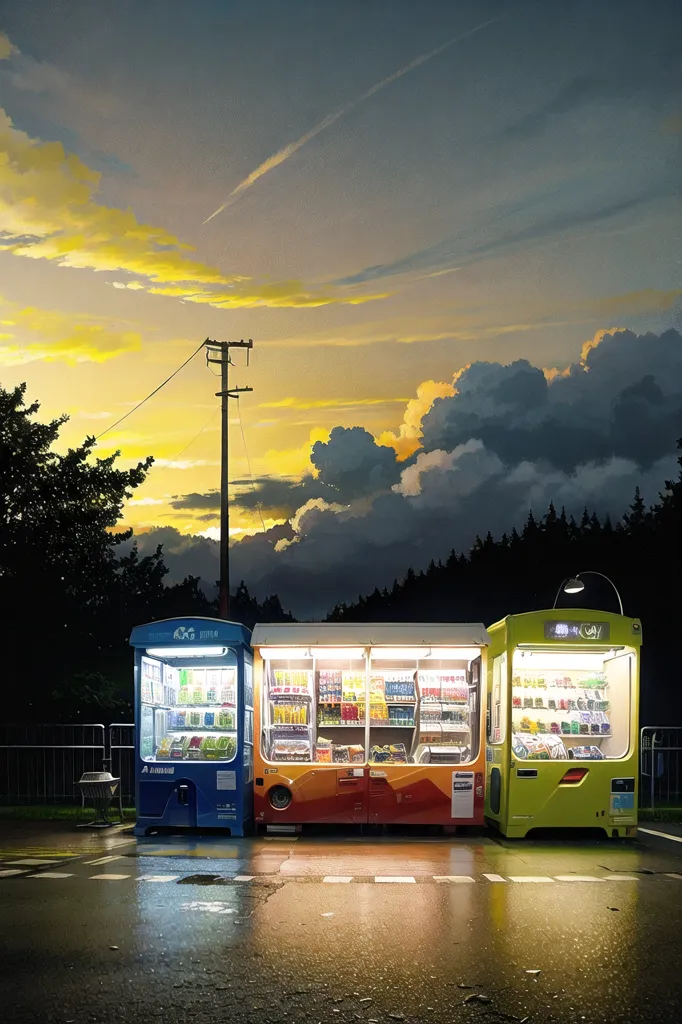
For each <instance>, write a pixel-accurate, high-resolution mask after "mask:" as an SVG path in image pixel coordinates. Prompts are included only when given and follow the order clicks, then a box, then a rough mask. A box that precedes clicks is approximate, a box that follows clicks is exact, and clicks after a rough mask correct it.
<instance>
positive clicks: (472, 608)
mask: <svg viewBox="0 0 682 1024" xmlns="http://www.w3.org/2000/svg"><path fill="white" fill-rule="evenodd" d="M678 448H680V449H682V440H680V441H678ZM678 461H679V462H680V466H681V472H680V476H679V478H678V479H677V480H675V481H672V480H669V481H666V482H665V487H664V490H663V492H662V493H661V495H660V496H659V500H658V502H657V503H656V504H655V505H654V506H653V507H652V508H646V506H645V504H644V502H643V500H642V497H641V495H640V493H639V489H638V490H637V491H636V492H635V497H634V500H633V502H632V505H631V506H630V508H629V509H628V510H627V512H626V513H625V514H624V516H623V518H622V520H621V521H620V522H619V523H617V524H616V525H615V526H614V525H612V524H611V522H610V521H609V520H608V519H605V520H600V519H599V518H598V517H597V515H596V514H594V513H590V511H589V510H588V509H585V511H584V512H583V515H582V518H581V520H580V522H579V523H577V522H575V520H574V519H573V518H569V517H567V516H566V514H565V512H564V511H563V509H562V510H560V511H559V512H557V510H556V509H555V508H554V506H553V505H551V504H550V506H549V508H548V510H547V513H546V514H545V516H544V517H543V519H542V520H540V521H538V520H536V519H535V518H534V516H533V514H532V513H530V514H529V516H528V519H527V521H526V525H525V527H524V529H523V531H522V532H521V534H518V533H517V532H516V531H515V530H513V531H512V533H511V534H510V535H507V534H504V535H503V536H502V537H501V538H499V539H498V540H495V539H494V538H493V537H492V536H491V535H490V534H489V533H488V534H487V536H486V537H485V538H483V539H481V538H480V537H478V538H477V539H476V542H475V544H474V546H473V548H472V550H471V551H470V552H469V554H468V555H465V554H457V553H456V552H455V551H453V552H452V553H451V554H450V557H449V558H448V560H447V562H446V563H445V564H444V565H443V564H440V563H439V564H435V563H434V562H433V561H432V562H431V564H430V565H429V567H428V569H426V571H423V572H419V573H415V572H414V571H413V570H412V569H410V570H409V571H408V572H407V574H406V576H405V578H404V580H402V581H401V582H398V581H395V582H394V584H393V587H392V588H391V589H390V590H387V589H385V590H383V591H379V590H375V591H374V592H373V593H372V594H369V595H368V596H365V597H362V596H361V597H359V598H358V600H357V601H356V602H355V603H353V604H351V605H339V606H338V607H336V608H335V609H334V611H333V612H332V613H331V615H330V616H329V620H330V621H335V622H388V621H391V622H410V621H411V622H415V621H423V622H449V621H450V622H484V623H486V625H489V624H490V623H493V622H496V621H497V620H498V619H500V618H503V617H504V616H505V615H509V614H514V613H518V612H524V611H531V610H533V609H540V608H551V607H552V604H553V602H554V599H555V597H556V593H557V588H558V587H559V585H560V583H561V581H562V580H564V579H565V578H566V577H568V576H574V575H575V574H576V573H577V572H582V571H586V570H588V569H589V570H593V571H596V572H601V573H604V574H605V575H607V576H608V577H610V579H612V580H613V581H614V583H615V584H616V586H617V587H618V590H619V591H620V594H621V597H622V599H623V605H624V610H625V614H626V615H632V616H637V617H640V618H641V619H642V633H643V639H644V647H643V652H642V705H641V707H642V722H643V723H651V724H656V725H657V724H659V723H667V724H672V723H675V722H682V685H681V682H682V681H681V679H680V675H681V673H680V652H679V636H680V623H681V622H682V603H681V592H682V573H681V561H680V540H681V538H682V456H681V457H680V459H679V460H678ZM584 582H585V586H586V589H585V590H584V591H583V592H582V593H581V594H580V595H579V596H578V595H575V597H574V598H573V599H572V598H571V597H570V596H569V595H567V594H564V593H563V592H561V593H560V595H559V599H558V602H557V603H558V606H559V607H565V606H567V605H569V604H573V605H574V606H582V607H590V608H604V609H607V610H610V611H618V605H617V601H616V597H615V594H614V593H613V590H612V588H611V587H610V586H609V585H608V583H606V582H605V581H602V580H600V579H599V577H596V576H586V577H585V580H584Z"/></svg>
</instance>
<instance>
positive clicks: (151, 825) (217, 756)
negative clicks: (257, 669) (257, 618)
mask: <svg viewBox="0 0 682 1024" xmlns="http://www.w3.org/2000/svg"><path fill="white" fill-rule="evenodd" d="M249 639H250V635H249V631H248V630H247V629H246V628H245V627H244V626H241V625H239V624H238V623H235V622H225V621H223V620H222V619H199V618H186V619H165V620H163V621H160V622H151V623H148V624H147V625H144V626H136V627H135V629H134V630H133V632H132V635H131V638H130V643H131V645H132V646H133V647H134V648H135V722H136V744H137V753H136V763H137V783H136V807H137V823H136V826H135V833H136V834H137V835H145V834H146V833H147V832H149V831H150V830H153V829H158V828H196V827H202V828H229V829H230V831H231V834H232V835H243V834H244V832H243V829H244V823H245V822H246V821H247V820H249V819H250V818H251V817H252V792H253V662H252V655H251V649H250V646H249Z"/></svg>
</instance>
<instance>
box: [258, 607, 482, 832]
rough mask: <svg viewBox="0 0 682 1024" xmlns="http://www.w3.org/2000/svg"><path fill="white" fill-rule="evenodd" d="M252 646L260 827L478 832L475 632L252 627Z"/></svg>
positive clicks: (452, 626) (478, 651)
mask: <svg viewBox="0 0 682 1024" xmlns="http://www.w3.org/2000/svg"><path fill="white" fill-rule="evenodd" d="M252 643H253V648H254V658H255V662H254V664H255V683H256V693H255V714H256V735H257V739H256V754H255V786H254V801H255V808H254V810H255V821H256V825H257V826H258V825H262V826H266V827H270V828H272V829H276V828H277V827H281V826H284V825H286V826H291V825H303V824H306V823H313V822H318V823H319V822H327V823H334V822H335V823H355V824H368V823H369V824H385V825H388V824H412V825H478V824H482V823H483V779H484V773H485V751H484V750H483V748H482V744H481V739H482V723H483V720H484V714H485V708H484V706H483V699H482V697H483V690H482V680H483V679H485V676H486V671H487V666H486V651H487V646H488V643H489V637H488V634H487V632H486V630H485V628H484V626H483V625H481V624H478V623H473V624H469V623H464V624H459V623H443V624H433V623H424V624H421V623H399V624H398V623H369V624H363V623H358V624H356V623H301V624H298V623H285V624H282V623H277V624H273V625H268V624H259V625H257V626H256V627H255V629H254V632H253V640H252Z"/></svg>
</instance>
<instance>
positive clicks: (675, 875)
mask: <svg viewBox="0 0 682 1024" xmlns="http://www.w3.org/2000/svg"><path fill="white" fill-rule="evenodd" d="M666 876H667V877H668V878H677V879H679V880H680V881H682V875H681V874H680V873H679V871H666Z"/></svg>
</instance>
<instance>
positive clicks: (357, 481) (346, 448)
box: [310, 427, 400, 500]
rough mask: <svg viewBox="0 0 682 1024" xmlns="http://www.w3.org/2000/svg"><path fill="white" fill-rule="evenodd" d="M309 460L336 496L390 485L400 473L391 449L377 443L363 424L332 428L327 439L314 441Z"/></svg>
mask: <svg viewBox="0 0 682 1024" xmlns="http://www.w3.org/2000/svg"><path fill="white" fill-rule="evenodd" d="M310 461H311V462H312V464H313V465H314V466H315V468H316V469H317V471H318V473H319V478H320V480H321V481H322V483H324V484H328V485H329V486H330V487H333V488H335V489H336V491H337V492H338V494H339V496H340V499H341V500H343V499H344V498H346V499H352V498H360V497H363V496H364V495H367V494H376V492H377V491H382V490H386V489H387V488H390V487H391V486H392V485H393V484H394V483H396V481H397V480H398V478H399V476H400V469H399V466H398V461H397V457H396V453H395V451H394V449H393V448H387V447H386V446H384V445H378V444H377V443H376V441H375V440H374V438H373V437H372V435H371V434H370V433H369V431H368V430H365V429H364V428H363V427H334V429H333V430H332V432H331V435H330V437H329V441H326V442H325V441H316V442H315V444H314V445H313V450H312V454H311V456H310Z"/></svg>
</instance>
